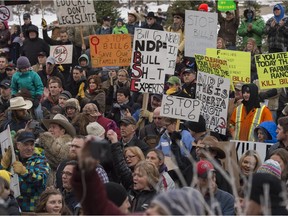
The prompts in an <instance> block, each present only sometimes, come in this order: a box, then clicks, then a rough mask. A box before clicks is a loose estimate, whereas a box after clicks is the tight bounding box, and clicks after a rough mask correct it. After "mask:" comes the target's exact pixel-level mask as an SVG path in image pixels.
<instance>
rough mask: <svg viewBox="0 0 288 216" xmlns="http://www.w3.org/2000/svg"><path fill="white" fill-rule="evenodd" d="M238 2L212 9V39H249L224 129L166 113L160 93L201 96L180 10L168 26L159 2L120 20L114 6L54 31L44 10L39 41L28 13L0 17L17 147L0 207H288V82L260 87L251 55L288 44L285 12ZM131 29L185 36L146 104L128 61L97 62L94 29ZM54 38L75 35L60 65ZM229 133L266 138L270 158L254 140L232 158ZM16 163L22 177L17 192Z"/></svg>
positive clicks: (198, 211)
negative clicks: (89, 22) (265, 11)
mask: <svg viewBox="0 0 288 216" xmlns="http://www.w3.org/2000/svg"><path fill="white" fill-rule="evenodd" d="M216 4H217V2H216ZM235 4H236V9H235V11H227V12H224V13H221V12H220V11H217V13H218V22H219V26H220V29H219V32H218V40H217V48H218V49H229V50H237V46H236V37H237V34H238V35H239V36H240V37H242V38H243V46H244V50H242V51H246V52H251V70H250V75H251V82H250V83H242V82H238V83H235V86H234V90H235V91H232V90H230V98H229V107H228V116H227V119H228V120H227V122H228V123H227V131H226V135H221V134H218V133H216V132H213V131H210V130H208V129H207V127H206V123H207V122H206V120H205V118H204V116H202V115H200V117H199V121H198V122H192V121H183V122H180V126H179V124H178V123H179V121H178V120H177V119H173V118H168V117H163V116H161V115H160V110H161V102H162V98H163V94H167V95H174V96H180V97H186V98H192V99H195V95H196V92H197V64H196V63H195V62H194V59H193V58H191V57H186V56H185V52H184V44H185V32H184V31H185V29H184V26H185V10H184V8H177V10H175V11H174V12H173V13H172V14H170V15H172V17H173V23H172V25H170V26H163V25H162V24H163V19H165V17H163V16H162V11H161V10H158V12H157V13H156V12H155V13H154V12H152V11H148V10H147V8H145V10H147V11H145V12H142V13H139V12H137V11H134V10H133V11H130V12H128V14H127V23H125V19H122V18H118V19H117V21H116V25H115V26H114V27H113V26H111V21H112V20H111V17H110V16H109V15H106V16H104V17H103V20H102V24H101V26H100V27H99V28H98V29H95V28H94V26H83V28H82V30H81V32H80V28H77V27H67V28H60V27H59V26H54V30H55V29H58V31H57V32H56V31H55V32H56V33H55V32H54V33H55V34H52V37H49V36H48V31H49V30H51V27H50V26H49V25H47V23H46V21H45V20H44V19H43V20H42V31H43V39H41V38H39V30H38V27H37V26H35V25H33V24H32V22H31V16H30V14H28V13H25V14H24V15H23V19H24V24H23V25H22V26H17V25H15V26H13V27H12V28H11V30H9V27H8V23H7V22H0V52H1V55H0V110H1V112H0V132H2V131H4V130H6V129H7V128H10V131H11V136H12V141H13V147H14V148H11V147H9V148H6V149H5V151H4V152H2V154H1V155H2V156H1V165H0V188H1V190H0V214H7V215H19V214H29V215H30V214H32V213H35V214H41V213H46V214H63V215H80V214H84V215H85V214H93V215H98V214H103V215H124V214H132V215H133V214H137V215H139V214H145V215H204V214H213V215H214V214H217V215H221V214H223V215H243V214H246V215H253V214H265V215H269V214H273V215H286V214H288V211H287V209H288V200H287V197H288V196H287V187H288V117H287V116H286V115H288V105H287V102H288V93H287V91H288V89H287V88H281V89H270V90H266V91H263V90H261V91H260V90H259V88H258V86H257V85H258V75H257V69H256V66H255V61H254V55H255V54H260V53H262V41H263V38H264V37H265V36H267V42H268V52H269V53H275V52H285V51H286V49H287V46H288V19H287V17H286V16H285V15H284V14H285V13H284V12H285V11H284V7H283V6H282V5H281V4H276V5H275V6H274V7H273V9H272V12H273V16H272V17H271V18H270V19H269V20H268V21H267V22H266V24H265V22H264V20H263V19H262V18H261V17H260V16H258V15H257V14H256V12H255V11H254V10H253V9H252V8H248V9H246V10H244V14H243V15H244V18H243V19H242V20H241V19H240V14H239V5H238V2H237V1H235ZM198 11H204V12H207V13H209V7H208V5H207V4H204V3H203V4H200V5H199V7H198ZM143 14H144V17H143V16H142V15H143ZM135 28H147V29H154V30H159V31H169V32H177V33H179V34H180V41H179V48H178V55H177V64H176V67H175V74H174V75H172V76H170V77H168V78H167V80H166V81H165V92H163V93H162V94H156V93H155V94H150V95H149V98H148V105H147V108H142V103H143V98H144V97H143V95H142V94H140V93H138V92H131V91H130V83H131V82H130V77H131V70H130V68H129V67H118V66H113V67H101V68H100V67H99V68H94V67H92V65H91V63H90V62H91V57H90V53H89V43H88V42H87V41H88V40H87V38H88V36H89V35H94V34H131V36H132V37H133V34H134V32H135ZM81 34H83V36H84V38H83V40H82V39H81ZM50 45H73V55H72V63H71V64H63V65H59V64H57V63H56V60H55V58H54V57H53V56H49V53H50V52H49V49H50ZM264 101H265V102H266V103H264ZM267 101H268V103H267ZM265 104H266V105H265ZM230 140H242V141H255V142H262V143H270V144H271V147H270V148H269V150H267V154H266V155H264V157H265V161H262V160H261V157H260V155H259V154H260V153H259V152H257V151H255V150H248V151H246V152H245V153H244V154H243V155H242V156H241V157H240V158H239V162H237V160H236V158H232V157H231V155H230V152H227V151H225V149H223V147H222V146H221V143H222V141H230ZM13 151H14V152H13ZM14 154H15V155H16V157H15V158H16V159H15V158H14ZM12 156H13V160H12ZM225 159H226V160H227V161H228V162H229V163H231V164H233V165H234V168H235V167H236V169H235V170H236V175H235V173H234V174H233V172H232V171H231V167H229V166H227V164H226V166H224V163H223V161H224V160H225ZM231 160H232V161H231ZM11 168H12V170H11ZM235 170H234V171H235ZM11 172H12V174H13V173H15V174H18V178H19V186H20V196H17V197H15V196H14V191H13V190H12V189H11V188H10V184H11V185H12V184H13V185H15V182H11V181H12V179H14V177H15V175H13V176H12V174H11Z"/></svg>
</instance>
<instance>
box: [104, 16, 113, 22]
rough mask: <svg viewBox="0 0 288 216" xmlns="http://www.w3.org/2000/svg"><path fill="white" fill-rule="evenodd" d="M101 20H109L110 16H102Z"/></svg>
mask: <svg viewBox="0 0 288 216" xmlns="http://www.w3.org/2000/svg"><path fill="white" fill-rule="evenodd" d="M103 21H111V17H110V16H104V17H103Z"/></svg>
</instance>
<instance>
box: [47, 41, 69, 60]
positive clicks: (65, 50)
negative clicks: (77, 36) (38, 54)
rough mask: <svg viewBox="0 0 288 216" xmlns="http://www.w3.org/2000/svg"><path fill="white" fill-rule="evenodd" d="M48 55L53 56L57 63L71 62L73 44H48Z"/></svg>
mask: <svg viewBox="0 0 288 216" xmlns="http://www.w3.org/2000/svg"><path fill="white" fill-rule="evenodd" d="M50 56H53V57H54V58H55V60H56V63H57V64H71V63H72V56H73V45H57V46H50Z"/></svg>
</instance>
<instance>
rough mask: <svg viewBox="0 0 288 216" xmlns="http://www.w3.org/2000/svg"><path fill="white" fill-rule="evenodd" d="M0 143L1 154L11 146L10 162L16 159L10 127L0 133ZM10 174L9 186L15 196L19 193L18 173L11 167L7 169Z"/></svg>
mask: <svg viewBox="0 0 288 216" xmlns="http://www.w3.org/2000/svg"><path fill="white" fill-rule="evenodd" d="M0 143H1V151H2V154H4V152H6V151H7V149H8V148H11V152H12V161H11V163H13V162H15V161H16V156H15V151H14V146H13V142H12V138H11V132H10V127H9V126H8V128H7V129H6V130H4V131H2V132H1V133H0ZM9 172H11V174H12V177H11V182H10V188H11V189H12V190H13V192H14V193H13V194H14V197H15V198H17V197H18V196H20V195H21V193H20V185H19V177H18V174H16V173H14V170H13V168H11V170H10V171H9Z"/></svg>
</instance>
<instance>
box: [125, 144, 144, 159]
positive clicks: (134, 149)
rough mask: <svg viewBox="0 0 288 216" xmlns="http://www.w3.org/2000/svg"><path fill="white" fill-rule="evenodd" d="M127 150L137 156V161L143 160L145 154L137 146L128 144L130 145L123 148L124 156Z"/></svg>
mask: <svg viewBox="0 0 288 216" xmlns="http://www.w3.org/2000/svg"><path fill="white" fill-rule="evenodd" d="M127 151H131V152H132V153H133V154H135V155H136V156H137V157H138V158H139V161H142V160H145V156H144V154H143V152H142V150H141V149H140V148H139V147H137V146H130V147H127V148H125V149H124V156H125V154H126V152H127Z"/></svg>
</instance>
